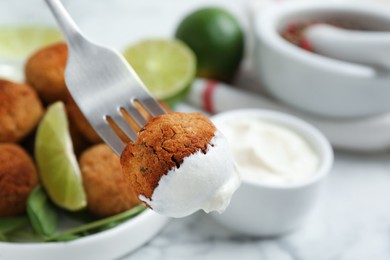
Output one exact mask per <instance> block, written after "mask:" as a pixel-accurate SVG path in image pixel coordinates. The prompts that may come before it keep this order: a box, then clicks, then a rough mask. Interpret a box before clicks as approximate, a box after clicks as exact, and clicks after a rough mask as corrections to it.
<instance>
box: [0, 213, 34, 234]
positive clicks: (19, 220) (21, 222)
mask: <svg viewBox="0 0 390 260" xmlns="http://www.w3.org/2000/svg"><path fill="white" fill-rule="evenodd" d="M27 224H28V218H27V217H26V216H20V217H11V218H0V234H3V235H5V234H7V233H10V232H12V231H14V230H17V229H19V228H21V227H23V226H25V225H27Z"/></svg>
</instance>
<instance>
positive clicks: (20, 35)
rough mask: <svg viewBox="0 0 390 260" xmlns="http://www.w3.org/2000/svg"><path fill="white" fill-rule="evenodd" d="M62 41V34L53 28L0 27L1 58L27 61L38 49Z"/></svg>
mask: <svg viewBox="0 0 390 260" xmlns="http://www.w3.org/2000/svg"><path fill="white" fill-rule="evenodd" d="M61 39H62V35H61V33H60V32H59V31H58V30H57V29H55V28H51V27H39V26H36V27H33V26H18V27H16V26H14V27H12V26H8V27H0V57H1V59H25V58H27V56H29V55H31V54H32V53H33V52H34V51H36V50H37V49H39V48H41V47H43V46H45V45H49V44H51V43H54V42H57V41H60V40H61Z"/></svg>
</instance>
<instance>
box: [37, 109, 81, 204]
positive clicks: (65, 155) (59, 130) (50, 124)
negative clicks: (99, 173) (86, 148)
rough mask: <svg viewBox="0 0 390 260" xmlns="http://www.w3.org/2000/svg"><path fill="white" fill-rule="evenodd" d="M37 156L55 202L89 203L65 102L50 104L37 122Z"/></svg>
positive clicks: (48, 190)
mask: <svg viewBox="0 0 390 260" xmlns="http://www.w3.org/2000/svg"><path fill="white" fill-rule="evenodd" d="M35 158H36V160H37V164H38V168H39V173H40V178H41V181H42V184H43V186H44V187H45V189H46V191H47V193H48V194H49V197H50V198H51V200H52V201H53V202H54V203H55V204H57V205H58V206H59V207H62V208H65V209H68V210H79V209H82V208H84V207H85V206H86V204H87V201H86V195H85V192H84V189H83V185H82V179H81V173H80V168H79V165H78V163H77V159H76V156H75V154H74V152H73V145H72V141H71V138H70V135H69V130H68V121H67V117H66V112H65V107H64V104H63V103H62V102H57V103H54V104H53V105H51V106H49V107H48V109H47V112H46V114H45V116H44V117H43V119H42V121H41V122H40V124H39V126H38V130H37V135H36V139H35Z"/></svg>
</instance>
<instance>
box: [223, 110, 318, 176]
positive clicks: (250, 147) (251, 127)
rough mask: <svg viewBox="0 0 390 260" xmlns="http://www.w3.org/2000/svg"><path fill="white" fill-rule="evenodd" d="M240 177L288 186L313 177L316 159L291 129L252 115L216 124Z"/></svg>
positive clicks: (307, 145) (316, 164) (304, 142)
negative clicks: (220, 130)
mask: <svg viewBox="0 0 390 260" xmlns="http://www.w3.org/2000/svg"><path fill="white" fill-rule="evenodd" d="M219 128H220V129H222V131H223V133H224V135H225V136H226V138H227V139H228V142H229V146H230V149H231V150H232V153H233V156H234V158H235V160H236V162H237V165H238V169H239V171H240V173H241V175H242V177H243V178H244V179H246V180H253V181H260V182H267V183H291V182H297V181H301V180H304V179H306V178H309V177H310V176H312V175H313V174H314V173H315V172H316V171H317V168H318V163H319V156H318V155H317V153H316V152H315V151H314V150H313V148H312V147H311V145H310V144H309V143H308V142H307V141H306V140H305V139H304V138H303V137H302V136H300V135H299V134H298V133H296V132H295V131H294V130H292V129H290V128H288V127H286V126H281V125H279V124H277V123H273V122H269V121H267V120H264V119H259V118H256V117H254V116H248V117H244V118H237V119H235V120H230V121H225V122H222V123H221V124H220V125H219Z"/></svg>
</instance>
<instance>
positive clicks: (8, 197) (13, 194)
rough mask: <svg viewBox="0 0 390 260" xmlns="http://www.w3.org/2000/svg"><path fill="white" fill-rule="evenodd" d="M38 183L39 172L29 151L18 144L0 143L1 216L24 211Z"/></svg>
mask: <svg viewBox="0 0 390 260" xmlns="http://www.w3.org/2000/svg"><path fill="white" fill-rule="evenodd" d="M37 185H38V174H37V171H36V168H35V165H34V163H33V161H32V159H31V157H30V156H29V155H28V154H27V152H26V151H25V150H24V149H23V148H22V147H21V146H19V145H17V144H12V143H2V144H0V217H13V216H17V215H20V214H22V213H24V212H25V209H26V202H27V198H28V196H29V194H30V192H31V191H32V190H33V189H34V187H35V186H37Z"/></svg>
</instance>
